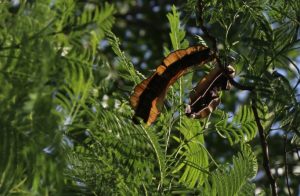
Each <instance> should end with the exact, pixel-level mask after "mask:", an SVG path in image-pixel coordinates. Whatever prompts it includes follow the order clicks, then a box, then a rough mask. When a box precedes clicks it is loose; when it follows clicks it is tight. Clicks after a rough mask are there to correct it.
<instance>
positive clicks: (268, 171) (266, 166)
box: [251, 99, 278, 196]
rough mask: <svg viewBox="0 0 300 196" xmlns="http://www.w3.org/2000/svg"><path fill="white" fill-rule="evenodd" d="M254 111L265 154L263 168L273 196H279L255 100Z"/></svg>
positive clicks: (253, 102)
mask: <svg viewBox="0 0 300 196" xmlns="http://www.w3.org/2000/svg"><path fill="white" fill-rule="evenodd" d="M251 107H252V110H253V114H254V118H255V122H256V125H257V128H258V132H259V136H260V144H261V147H262V154H263V166H264V169H265V172H266V174H267V176H268V179H269V181H270V185H271V188H272V195H273V196H277V195H278V194H277V184H276V181H275V179H274V177H273V175H272V173H271V169H270V159H269V148H268V143H267V140H266V137H265V134H264V128H263V126H262V125H261V123H260V119H259V116H258V112H257V108H256V102H255V100H254V99H253V100H252V106H251Z"/></svg>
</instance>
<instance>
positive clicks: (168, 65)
mask: <svg viewBox="0 0 300 196" xmlns="http://www.w3.org/2000/svg"><path fill="white" fill-rule="evenodd" d="M213 59H214V55H213V54H212V52H211V51H210V49H209V48H207V47H205V46H202V45H198V46H192V47H189V48H187V49H182V50H176V51H174V52H172V53H171V54H169V55H168V56H167V57H166V58H165V59H164V60H163V62H162V63H161V65H159V66H158V67H157V68H156V71H155V73H154V74H152V76H150V77H149V78H147V79H145V80H144V81H142V82H141V83H140V84H138V85H137V86H136V87H135V88H134V92H133V94H132V95H131V97H130V103H131V106H132V107H133V109H134V110H135V115H134V117H133V120H134V122H135V123H138V120H137V117H140V118H142V119H143V121H144V122H145V123H147V124H148V125H150V124H151V123H152V122H154V121H155V120H156V118H157V116H158V114H159V113H160V111H161V108H162V106H163V101H164V99H165V96H166V93H167V90H168V88H169V87H170V86H171V85H172V84H174V82H175V81H176V80H177V79H178V78H179V77H181V76H182V75H183V74H184V73H186V71H187V69H188V68H190V67H193V66H196V65H203V64H205V63H207V62H208V61H211V60H213Z"/></svg>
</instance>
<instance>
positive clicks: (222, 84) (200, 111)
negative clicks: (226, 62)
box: [185, 66, 235, 118]
mask: <svg viewBox="0 0 300 196" xmlns="http://www.w3.org/2000/svg"><path fill="white" fill-rule="evenodd" d="M227 69H228V72H229V76H230V77H233V76H234V74H235V70H234V68H233V67H232V66H228V67H227ZM230 88H231V84H230V82H229V80H228V78H227V77H226V75H225V74H224V73H223V70H222V69H221V68H220V67H219V66H217V67H215V68H214V69H213V70H212V71H210V72H209V74H207V75H206V76H205V77H204V78H203V79H202V80H200V82H199V83H198V84H197V86H196V87H195V88H194V89H193V91H192V92H191V93H190V104H189V105H188V106H187V108H186V111H185V113H186V115H187V116H188V117H191V118H205V117H207V116H208V115H209V114H210V113H211V112H212V111H214V110H215V109H216V107H217V106H218V105H219V104H220V97H219V94H218V91H221V90H229V89H230Z"/></svg>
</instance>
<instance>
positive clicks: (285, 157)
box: [284, 134, 292, 196]
mask: <svg viewBox="0 0 300 196" xmlns="http://www.w3.org/2000/svg"><path fill="white" fill-rule="evenodd" d="M286 145H287V134H286V135H285V137H284V170H285V180H286V186H287V188H288V192H289V195H290V196H292V193H291V187H290V184H289V174H288V171H289V170H288V165H287V150H286V148H287V147H286Z"/></svg>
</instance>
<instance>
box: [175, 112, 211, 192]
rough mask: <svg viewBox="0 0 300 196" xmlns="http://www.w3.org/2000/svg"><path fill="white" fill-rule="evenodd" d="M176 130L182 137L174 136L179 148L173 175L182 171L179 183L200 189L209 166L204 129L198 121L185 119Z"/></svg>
mask: <svg viewBox="0 0 300 196" xmlns="http://www.w3.org/2000/svg"><path fill="white" fill-rule="evenodd" d="M177 129H178V130H179V131H180V133H181V134H182V136H183V137H182V138H179V137H176V136H174V140H176V141H177V142H178V143H179V144H180V146H179V147H178V151H176V154H175V158H176V159H178V164H177V166H176V168H175V170H174V171H173V173H174V174H176V173H178V172H179V171H181V170H182V174H181V176H180V178H179V183H183V184H185V186H187V187H188V188H194V187H200V186H201V185H202V184H203V182H204V180H205V179H206V178H207V173H208V164H209V162H208V155H207V150H206V149H205V144H204V135H203V130H204V129H203V127H202V126H201V125H200V122H199V121H195V120H193V119H188V118H187V117H185V118H183V119H182V124H181V125H180V127H178V128H177ZM177 154H178V155H177Z"/></svg>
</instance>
